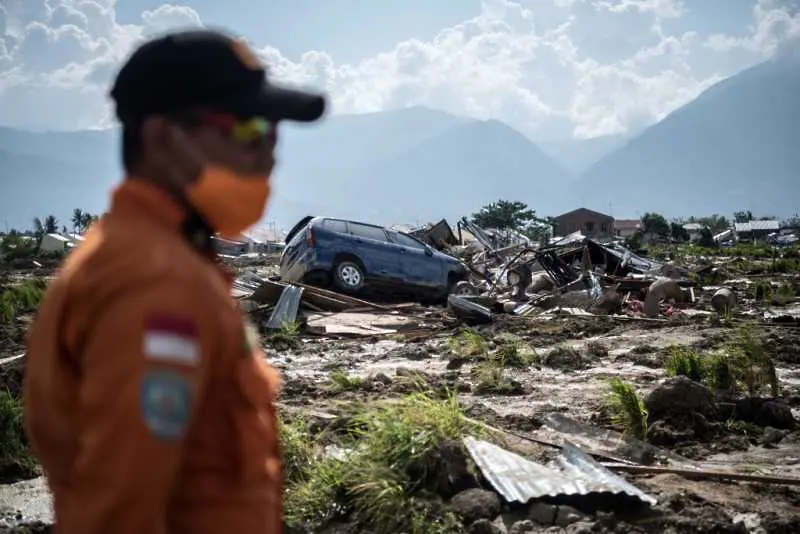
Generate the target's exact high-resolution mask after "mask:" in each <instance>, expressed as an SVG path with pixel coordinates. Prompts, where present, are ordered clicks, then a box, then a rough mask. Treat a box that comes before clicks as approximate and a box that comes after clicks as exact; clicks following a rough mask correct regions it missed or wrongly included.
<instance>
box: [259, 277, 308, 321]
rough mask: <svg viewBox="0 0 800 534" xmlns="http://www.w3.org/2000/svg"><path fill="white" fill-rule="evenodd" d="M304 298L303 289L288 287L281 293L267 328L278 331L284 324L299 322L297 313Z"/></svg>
mask: <svg viewBox="0 0 800 534" xmlns="http://www.w3.org/2000/svg"><path fill="white" fill-rule="evenodd" d="M302 297H303V288H302V287H298V286H292V285H288V286H286V287H284V288H283V291H281V296H280V298H279V299H278V302H277V304H275V309H274V310H272V315H270V316H269V321H267V328H272V329H274V330H277V329H279V328H280V327H281V325H283V324H284V323H293V322H294V321H295V320H297V311H298V310H299V309H300V299H301V298H302Z"/></svg>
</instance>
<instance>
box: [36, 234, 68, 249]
mask: <svg viewBox="0 0 800 534" xmlns="http://www.w3.org/2000/svg"><path fill="white" fill-rule="evenodd" d="M71 244H72V241H71V240H70V238H68V237H66V236H63V235H61V234H44V235H43V236H42V242H41V243H40V244H39V250H41V251H43V252H66V251H67V249H68V248H69V247H70V245H71Z"/></svg>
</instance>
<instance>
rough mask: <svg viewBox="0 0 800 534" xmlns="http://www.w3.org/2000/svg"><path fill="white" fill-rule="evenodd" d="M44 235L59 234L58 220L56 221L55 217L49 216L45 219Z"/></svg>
mask: <svg viewBox="0 0 800 534" xmlns="http://www.w3.org/2000/svg"><path fill="white" fill-rule="evenodd" d="M44 233H46V234H55V233H58V220H57V219H56V216H55V215H48V216H47V217H45V218H44Z"/></svg>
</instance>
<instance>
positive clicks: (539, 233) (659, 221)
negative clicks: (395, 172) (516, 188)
mask: <svg viewBox="0 0 800 534" xmlns="http://www.w3.org/2000/svg"><path fill="white" fill-rule="evenodd" d="M774 219H775V217H760V218H759V219H758V220H774ZM470 220H471V221H472V222H473V223H474V224H476V225H478V226H480V227H482V228H496V229H498V230H514V231H517V232H520V233H522V234H523V235H526V236H527V237H529V238H531V239H533V240H535V241H541V240H542V239H543V237H545V236H546V235H550V236H551V235H552V232H557V231H558V229H557V228H554V223H553V217H539V216H538V215H537V214H536V211H535V210H533V209H531V208H530V207H529V206H528V205H527V204H525V203H524V202H519V201H509V200H497V201H495V202H490V203H489V204H487V205H485V206H483V207H482V208H481V209H480V210H478V211H477V212H476V213H473V214H472V216H471V218H470ZM753 220H756V217H754V216H753V213H752V212H751V211H749V210H741V211H736V212H734V213H733V217H732V220H731V219H728V218H727V217H725V216H724V215H719V214H714V215H709V216H706V217H687V218H685V219H679V218H676V219H673V220H672V221H668V220H667V218H666V217H664V216H663V215H661V214H660V213H655V212H648V213H645V214H644V215H642V217H641V218H640V219H639V223H640V224H639V229H638V231H637V232H636V233H635V234H634V236H633V238H632V241H634V242H635V241H639V242H641V240H642V239H643V238H644V237H645V236H648V235H651V236H656V237H658V238H663V239H667V240H672V241H677V242H685V241H689V239H690V235H689V232H688V230H686V228H685V227H684V225H685V224H688V223H695V224H698V225H700V227H701V229H700V231H699V241H700V244H701V245H708V246H713V243H714V239H713V237H714V236H715V235H717V234H719V233H722V232H724V231H726V230H728V229H730V228H731V227H732V226H733V225H732V222H738V223H740V222H749V221H753ZM781 227H784V228H800V215H795V216H793V217H789V218H788V219H785V220H783V221H781Z"/></svg>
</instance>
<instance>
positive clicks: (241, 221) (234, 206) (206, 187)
mask: <svg viewBox="0 0 800 534" xmlns="http://www.w3.org/2000/svg"><path fill="white" fill-rule="evenodd" d="M186 196H187V198H188V200H189V202H190V203H191V204H192V206H194V207H195V209H197V211H199V212H200V214H201V215H203V217H205V219H206V221H207V222H208V224H210V225H211V227H212V228H213V229H214V230H216V231H217V232H219V233H220V234H222V235H223V236H225V237H228V238H235V237H238V236H239V235H241V233H242V232H243V231H245V230H246V229H248V228H249V227H251V226H253V225H254V224H256V223H257V222H258V221H259V219H261V217H262V216H263V215H264V210H265V209H266V207H267V201H268V200H269V196H270V183H269V180H268V179H267V178H266V177H265V176H263V175H254V176H247V175H241V174H238V173H236V172H234V171H231V170H228V169H225V168H224V167H217V166H208V167H206V169H205V170H204V171H203V174H201V175H200V179H199V180H198V181H197V182H196V183H194V184H192V185H191V186H189V188H188V189H187V192H186Z"/></svg>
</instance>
